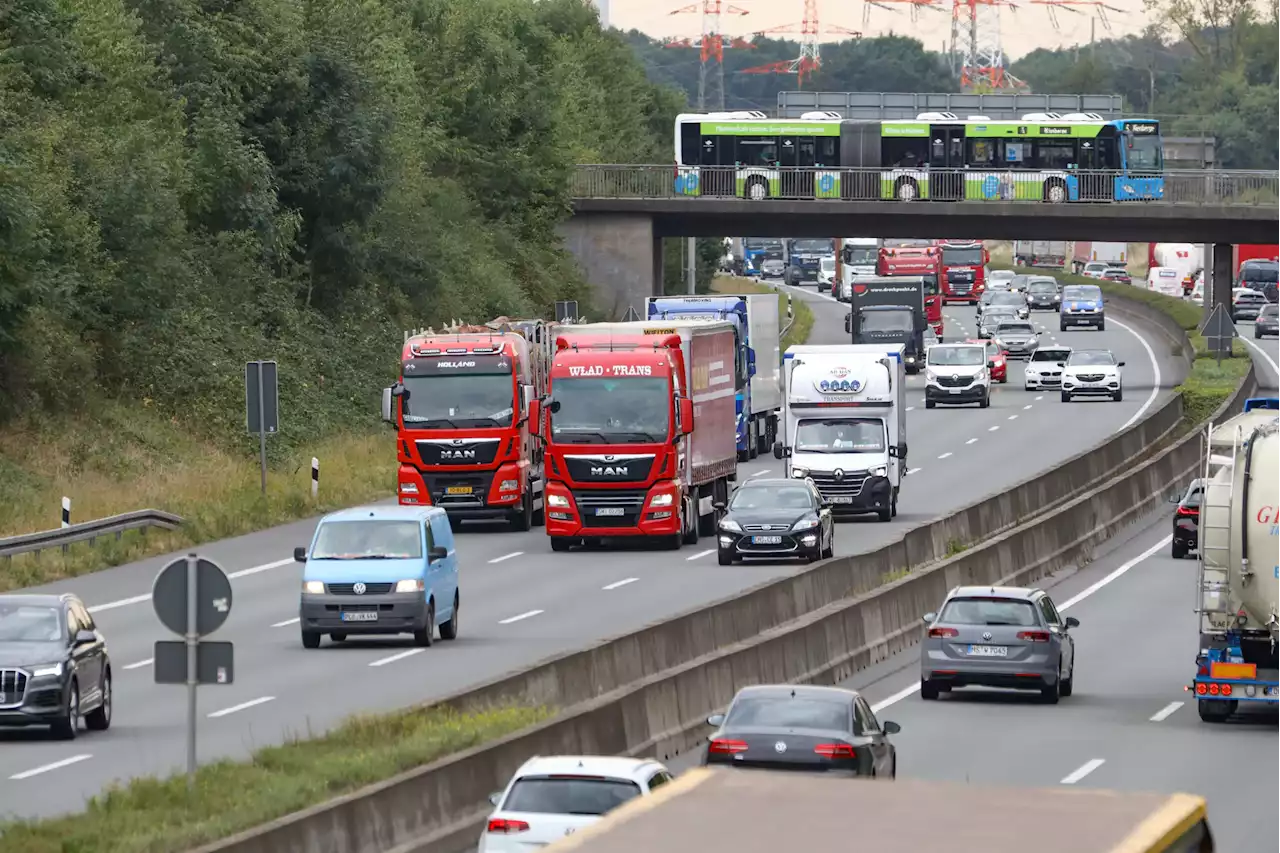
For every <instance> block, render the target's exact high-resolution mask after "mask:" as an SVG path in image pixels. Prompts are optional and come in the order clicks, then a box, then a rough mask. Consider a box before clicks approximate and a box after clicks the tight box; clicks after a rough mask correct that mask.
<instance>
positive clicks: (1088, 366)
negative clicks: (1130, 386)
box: [1060, 349, 1124, 403]
mask: <svg viewBox="0 0 1280 853" xmlns="http://www.w3.org/2000/svg"><path fill="white" fill-rule="evenodd" d="M1060 363H1061V364H1062V365H1063V368H1062V402H1064V403H1070V402H1071V401H1072V400H1073V399H1074V398H1076V397H1110V398H1111V399H1112V400H1115V401H1116V402H1117V403H1118V402H1120V401H1121V400H1122V399H1124V382H1123V379H1122V378H1121V371H1120V368H1122V367H1124V362H1123V361H1116V357H1115V353H1113V352H1111V350H1105V349H1078V350H1073V351H1072V352H1071V355H1069V356H1067V360H1066V361H1065V362H1060Z"/></svg>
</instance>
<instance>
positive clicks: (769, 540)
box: [751, 536, 782, 545]
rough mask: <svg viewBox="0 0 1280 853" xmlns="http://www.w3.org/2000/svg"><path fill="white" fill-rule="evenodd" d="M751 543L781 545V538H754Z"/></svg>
mask: <svg viewBox="0 0 1280 853" xmlns="http://www.w3.org/2000/svg"><path fill="white" fill-rule="evenodd" d="M751 543H752V544H753V545H781V544H782V537H781V536H752V537H751Z"/></svg>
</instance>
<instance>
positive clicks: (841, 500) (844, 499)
mask: <svg viewBox="0 0 1280 853" xmlns="http://www.w3.org/2000/svg"><path fill="white" fill-rule="evenodd" d="M830 500H831V502H832V503H833V504H851V503H853V497H852V496H850V495H834V496H833V497H832V498H831V499H830Z"/></svg>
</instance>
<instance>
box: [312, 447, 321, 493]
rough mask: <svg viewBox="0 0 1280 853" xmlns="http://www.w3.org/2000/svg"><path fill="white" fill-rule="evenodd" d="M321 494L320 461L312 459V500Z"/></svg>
mask: <svg viewBox="0 0 1280 853" xmlns="http://www.w3.org/2000/svg"><path fill="white" fill-rule="evenodd" d="M319 494H320V460H319V459H317V458H316V457H314V456H312V457H311V500H315V499H316V497H317V496H318V495H319Z"/></svg>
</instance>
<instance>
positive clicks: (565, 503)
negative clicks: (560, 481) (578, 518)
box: [547, 495, 569, 509]
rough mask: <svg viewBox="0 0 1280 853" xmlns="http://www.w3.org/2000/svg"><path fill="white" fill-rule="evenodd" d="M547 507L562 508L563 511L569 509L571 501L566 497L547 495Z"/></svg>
mask: <svg viewBox="0 0 1280 853" xmlns="http://www.w3.org/2000/svg"><path fill="white" fill-rule="evenodd" d="M547 506H554V507H560V508H562V509H568V508H569V499H568V498H566V497H565V496H564V495H547Z"/></svg>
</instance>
